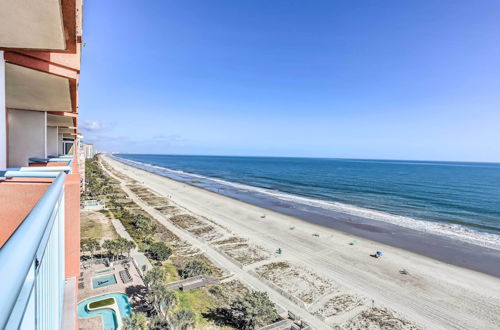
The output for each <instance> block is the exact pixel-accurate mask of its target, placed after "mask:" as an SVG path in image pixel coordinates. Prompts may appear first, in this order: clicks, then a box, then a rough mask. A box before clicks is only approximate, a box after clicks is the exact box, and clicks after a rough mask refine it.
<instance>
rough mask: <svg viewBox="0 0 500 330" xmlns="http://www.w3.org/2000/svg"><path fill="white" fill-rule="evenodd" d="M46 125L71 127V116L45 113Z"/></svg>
mask: <svg viewBox="0 0 500 330" xmlns="http://www.w3.org/2000/svg"><path fill="white" fill-rule="evenodd" d="M47 126H62V127H72V126H73V118H71V117H64V116H57V115H47Z"/></svg>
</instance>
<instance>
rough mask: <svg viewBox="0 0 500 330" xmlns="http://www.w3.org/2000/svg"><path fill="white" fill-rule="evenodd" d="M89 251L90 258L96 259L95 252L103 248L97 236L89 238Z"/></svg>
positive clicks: (87, 244)
mask: <svg viewBox="0 0 500 330" xmlns="http://www.w3.org/2000/svg"><path fill="white" fill-rule="evenodd" d="M86 246H87V251H89V252H90V259H91V260H94V254H95V252H96V251H98V250H99V249H100V248H101V244H99V241H98V240H96V239H95V238H89V239H87V242H86Z"/></svg>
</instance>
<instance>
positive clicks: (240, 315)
mask: <svg viewBox="0 0 500 330" xmlns="http://www.w3.org/2000/svg"><path fill="white" fill-rule="evenodd" d="M204 315H205V317H208V318H211V319H213V320H214V321H215V322H216V323H217V324H219V325H227V326H231V327H234V328H236V329H243V330H251V329H255V328H260V327H263V326H265V325H267V324H270V323H273V322H274V321H276V320H277V319H278V314H277V313H276V308H275V307H274V303H273V302H272V301H271V300H270V299H269V296H268V295H267V293H266V292H257V291H252V292H249V293H247V294H246V295H245V296H243V297H239V298H237V299H236V300H234V301H233V302H231V304H229V306H228V307H219V308H215V309H212V310H210V311H209V312H208V313H206V314H204Z"/></svg>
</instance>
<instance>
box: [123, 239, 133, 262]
mask: <svg viewBox="0 0 500 330" xmlns="http://www.w3.org/2000/svg"><path fill="white" fill-rule="evenodd" d="M134 248H135V243H134V242H133V241H127V242H126V243H125V250H127V254H128V257H129V258H130V251H132V249H134Z"/></svg>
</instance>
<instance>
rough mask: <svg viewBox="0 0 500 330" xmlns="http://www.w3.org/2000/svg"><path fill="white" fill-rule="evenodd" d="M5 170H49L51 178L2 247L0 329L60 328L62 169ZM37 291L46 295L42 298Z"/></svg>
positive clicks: (62, 276)
mask: <svg viewBox="0 0 500 330" xmlns="http://www.w3.org/2000/svg"><path fill="white" fill-rule="evenodd" d="M9 172H13V173H9ZM14 172H15V173H14ZM5 174H6V176H11V177H16V176H24V175H25V174H31V176H38V177H40V175H43V177H47V176H46V175H49V174H50V175H52V177H55V180H54V181H53V182H52V183H51V185H50V186H49V188H48V189H47V190H46V192H45V193H44V195H43V196H42V198H40V200H39V201H38V202H37V203H36V205H35V206H34V208H33V209H32V210H31V212H30V213H29V215H28V216H27V217H26V218H25V219H24V221H23V222H22V223H21V224H20V225H19V227H18V228H17V229H16V231H15V232H14V233H13V234H12V236H11V237H10V238H9V240H8V241H7V242H6V243H5V244H4V246H3V247H2V248H1V249H0V269H1V271H0V283H1V288H2V290H1V291H0V311H1V312H0V329H18V328H27V329H31V328H34V327H32V326H35V327H36V328H37V329H55V328H59V326H58V325H59V322H60V316H61V306H62V299H63V297H62V296H63V295H62V290H61V287H63V286H64V246H63V244H64V180H65V177H66V173H64V172H58V173H54V172H52V173H49V172H39V173H30V172H22V171H18V172H16V171H7V172H6V173H5ZM40 297H43V298H44V299H45V300H42V301H40V300H39V298H40Z"/></svg>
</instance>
